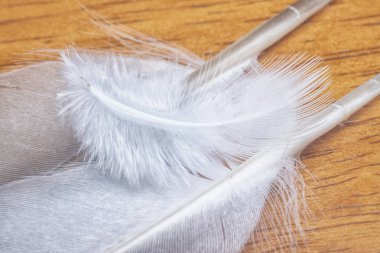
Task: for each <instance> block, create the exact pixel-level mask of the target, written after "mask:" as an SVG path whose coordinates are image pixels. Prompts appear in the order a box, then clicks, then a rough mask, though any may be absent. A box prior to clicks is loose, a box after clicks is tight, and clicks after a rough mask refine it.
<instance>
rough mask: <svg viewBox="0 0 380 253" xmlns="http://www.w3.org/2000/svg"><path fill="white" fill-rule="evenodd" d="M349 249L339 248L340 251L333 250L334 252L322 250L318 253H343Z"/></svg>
mask: <svg viewBox="0 0 380 253" xmlns="http://www.w3.org/2000/svg"><path fill="white" fill-rule="evenodd" d="M350 249H351V248H341V249H334V250H324V251H320V253H335V252H344V251H347V250H350Z"/></svg>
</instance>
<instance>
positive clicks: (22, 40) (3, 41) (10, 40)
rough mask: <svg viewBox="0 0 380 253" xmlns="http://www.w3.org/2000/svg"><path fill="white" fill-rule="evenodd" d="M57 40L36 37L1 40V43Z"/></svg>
mask: <svg viewBox="0 0 380 253" xmlns="http://www.w3.org/2000/svg"><path fill="white" fill-rule="evenodd" d="M53 38H57V36H50V35H49V36H36V37H30V38H19V39H5V40H0V43H4V44H5V43H15V42H24V41H25V42H27V41H36V40H46V39H53Z"/></svg>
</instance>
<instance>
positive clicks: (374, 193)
mask: <svg viewBox="0 0 380 253" xmlns="http://www.w3.org/2000/svg"><path fill="white" fill-rule="evenodd" d="M376 194H378V192H372V193H367V194H353V195H351V197H368V196H374V195H376Z"/></svg>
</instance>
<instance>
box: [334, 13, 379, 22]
mask: <svg viewBox="0 0 380 253" xmlns="http://www.w3.org/2000/svg"><path fill="white" fill-rule="evenodd" d="M377 17H380V13H379V14H375V15H366V16H360V17H353V18H345V19H340V20H339V21H340V22H347V21H358V20H363V19H369V18H377Z"/></svg>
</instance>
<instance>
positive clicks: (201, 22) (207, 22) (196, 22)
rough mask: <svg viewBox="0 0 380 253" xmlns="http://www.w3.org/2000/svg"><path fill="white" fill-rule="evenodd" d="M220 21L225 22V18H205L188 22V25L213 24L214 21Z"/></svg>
mask: <svg viewBox="0 0 380 253" xmlns="http://www.w3.org/2000/svg"><path fill="white" fill-rule="evenodd" d="M218 22H224V20H221V19H210V20H203V21H194V22H186V23H185V24H186V25H204V24H212V23H218Z"/></svg>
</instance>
